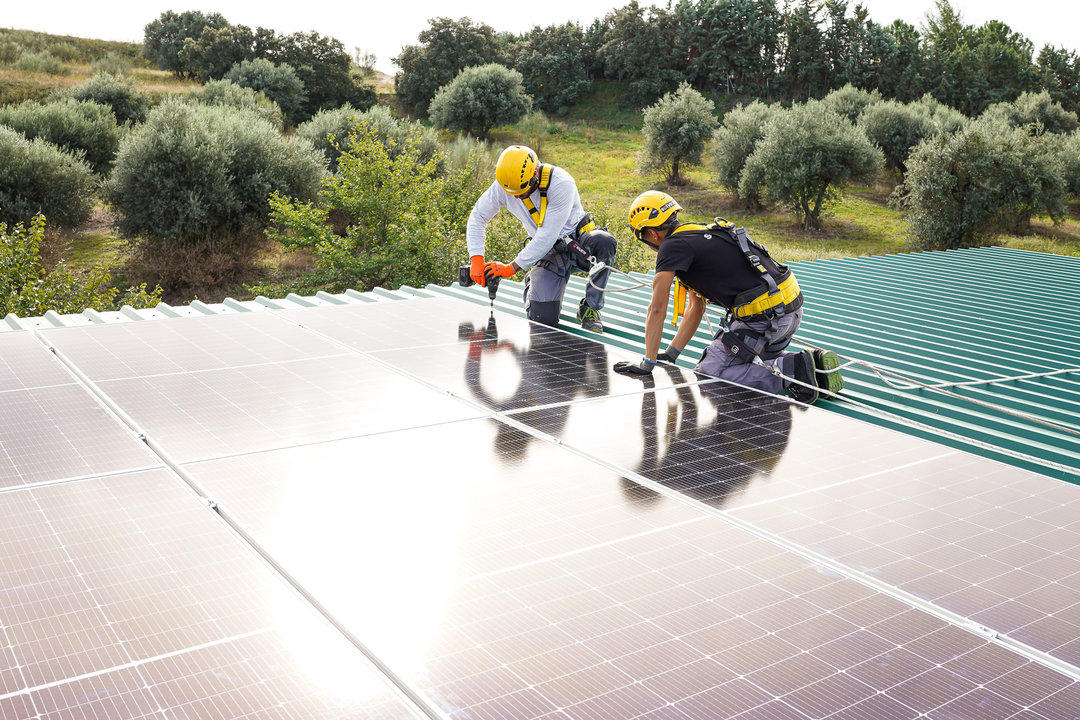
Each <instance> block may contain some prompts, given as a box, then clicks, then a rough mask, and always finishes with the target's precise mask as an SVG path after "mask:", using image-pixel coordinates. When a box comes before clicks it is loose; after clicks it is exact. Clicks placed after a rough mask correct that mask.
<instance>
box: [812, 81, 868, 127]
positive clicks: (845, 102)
mask: <svg viewBox="0 0 1080 720" xmlns="http://www.w3.org/2000/svg"><path fill="white" fill-rule="evenodd" d="M821 101H822V102H823V103H825V106H826V107H828V108H829V109H830V110H832V111H833V112H834V113H836V114H837V115H842V116H844V117H846V118H847V119H848V120H850V121H851V122H855V121H856V120H858V119H859V115H861V114H862V113H863V111H864V110H866V109H867V108H868V107H871V106H873V105H875V104H877V103H879V102H881V93H880V92H878V90H877V89H876V88H875V89H874V90H871V91H867V90H863V89H862V88H857V87H855V86H854V85H852V84H851V83H848V84H846V85H844V87H842V88H840V89H839V90H833V91H832V92H830V93H829V94H828V95H826V96H825V97H823V98H822V99H821Z"/></svg>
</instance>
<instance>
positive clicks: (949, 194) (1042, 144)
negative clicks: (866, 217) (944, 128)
mask: <svg viewBox="0 0 1080 720" xmlns="http://www.w3.org/2000/svg"><path fill="white" fill-rule="evenodd" d="M1054 149H1055V148H1054V145H1053V144H1052V143H1051V142H1049V141H1048V140H1047V139H1046V138H1044V137H1033V136H1031V135H1030V134H1028V133H1027V132H1026V131H1025V130H1023V129H1022V128H1013V127H1008V126H1006V125H1004V124H1001V123H991V122H986V121H980V122H976V123H972V124H971V125H969V126H968V127H966V128H964V129H963V130H961V131H959V132H957V133H953V134H944V135H939V136H937V137H935V138H932V139H930V140H927V141H925V142H923V143H922V144H920V145H919V146H918V147H916V148H915V150H914V151H913V152H912V153H911V156H910V157H909V158H908V163H907V166H908V172H907V175H906V177H905V178H904V183H903V184H902V185H901V186H899V187H897V189H896V191H895V192H894V196H893V197H894V202H895V203H896V204H897V205H899V206H900V207H902V208H905V209H907V210H908V222H909V224H910V227H911V231H912V234H913V235H914V236H915V241H914V244H915V245H916V246H917V247H921V248H932V249H947V248H960V247H972V246H975V245H979V244H981V243H983V242H985V241H986V240H987V239H988V238H990V237H992V236H993V235H994V234H995V233H997V232H1000V231H1001V230H1002V229H1010V230H1014V231H1022V230H1023V229H1024V226H1025V225H1026V224H1027V223H1028V222H1029V221H1030V219H1031V217H1032V216H1034V215H1036V214H1047V215H1049V216H1050V217H1051V218H1052V219H1054V220H1055V221H1057V220H1059V219H1060V218H1061V217H1062V216H1063V214H1064V209H1065V205H1064V200H1065V181H1064V179H1063V178H1062V175H1061V172H1060V170H1059V169H1058V168H1057V167H1056V165H1057V162H1058V159H1059V158H1058V156H1057V154H1056V153H1055V152H1054Z"/></svg>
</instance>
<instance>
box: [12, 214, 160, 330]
mask: <svg viewBox="0 0 1080 720" xmlns="http://www.w3.org/2000/svg"><path fill="white" fill-rule="evenodd" d="M44 236H45V217H44V216H43V215H36V216H35V217H34V219H33V220H32V221H31V222H30V225H29V227H27V226H25V225H24V224H23V223H21V222H20V223H18V224H16V225H15V226H14V227H13V228H12V229H11V230H9V229H8V226H7V224H6V223H3V222H0V315H7V314H8V313H15V314H16V315H22V316H24V317H28V316H34V315H44V314H45V313H46V312H48V311H49V310H54V311H56V312H58V313H79V312H82V311H83V310H86V309H87V308H93V309H95V310H115V309H117V308H118V307H120V306H122V305H131V306H132V307H152V306H154V305H156V304H157V303H158V301H159V299H160V296H161V288H157V289H155V290H154V291H152V292H147V290H146V285H145V284H144V285H140V286H138V287H131V288H128V289H127V291H126V292H125V293H124V294H123V295H122V296H121V297H120V298H117V295H118V294H119V292H120V291H119V290H118V289H117V288H115V287H112V285H111V282H112V278H111V277H110V276H109V273H108V272H107V271H106V270H105V269H104V268H101V267H97V268H94V269H93V270H90V271H89V272H87V273H84V274H79V273H76V272H74V271H72V270H70V269H69V268H68V267H67V266H65V265H64V264H63V262H61V263H59V264H58V265H56V266H55V267H53V268H52V269H51V270H46V269H45V268H44V267H43V265H42V262H41V252H40V247H41V240H42V238H44Z"/></svg>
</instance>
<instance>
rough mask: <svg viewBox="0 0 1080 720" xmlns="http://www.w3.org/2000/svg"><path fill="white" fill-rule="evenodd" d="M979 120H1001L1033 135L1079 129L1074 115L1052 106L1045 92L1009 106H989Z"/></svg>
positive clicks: (1025, 96) (1028, 96)
mask: <svg viewBox="0 0 1080 720" xmlns="http://www.w3.org/2000/svg"><path fill="white" fill-rule="evenodd" d="M980 118H986V119H993V118H998V119H1002V120H1004V121H1006V122H1008V123H1009V124H1010V125H1013V126H1015V127H1024V126H1029V127H1030V128H1031V130H1030V132H1032V133H1033V134H1040V133H1044V132H1048V133H1059V134H1064V133H1070V132H1072V131H1073V130H1076V129H1077V128H1078V127H1080V121H1078V120H1077V117H1076V113H1074V112H1070V111H1068V110H1066V109H1065V108H1063V107H1062V106H1061V104H1060V103H1056V102H1054V101H1053V100H1052V99H1051V98H1050V93H1048V92H1046V91H1045V90H1044V91H1042V92H1041V93H1022V94H1021V95H1020V96H1019V97H1018V98H1016V100H1014V101H1013V102H1011V103H996V104H994V105H991V106H990V107H988V108H987V109H986V110H985V111H983V114H982V115H980Z"/></svg>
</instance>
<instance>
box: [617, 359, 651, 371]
mask: <svg viewBox="0 0 1080 720" xmlns="http://www.w3.org/2000/svg"><path fill="white" fill-rule="evenodd" d="M654 367H656V361H655V360H650V359H649V358H647V357H643V358H641V362H636V363H632V362H627V361H625V360H623V361H622V362H617V363H615V372H617V373H622V374H623V375H652V369H653V368H654Z"/></svg>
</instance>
